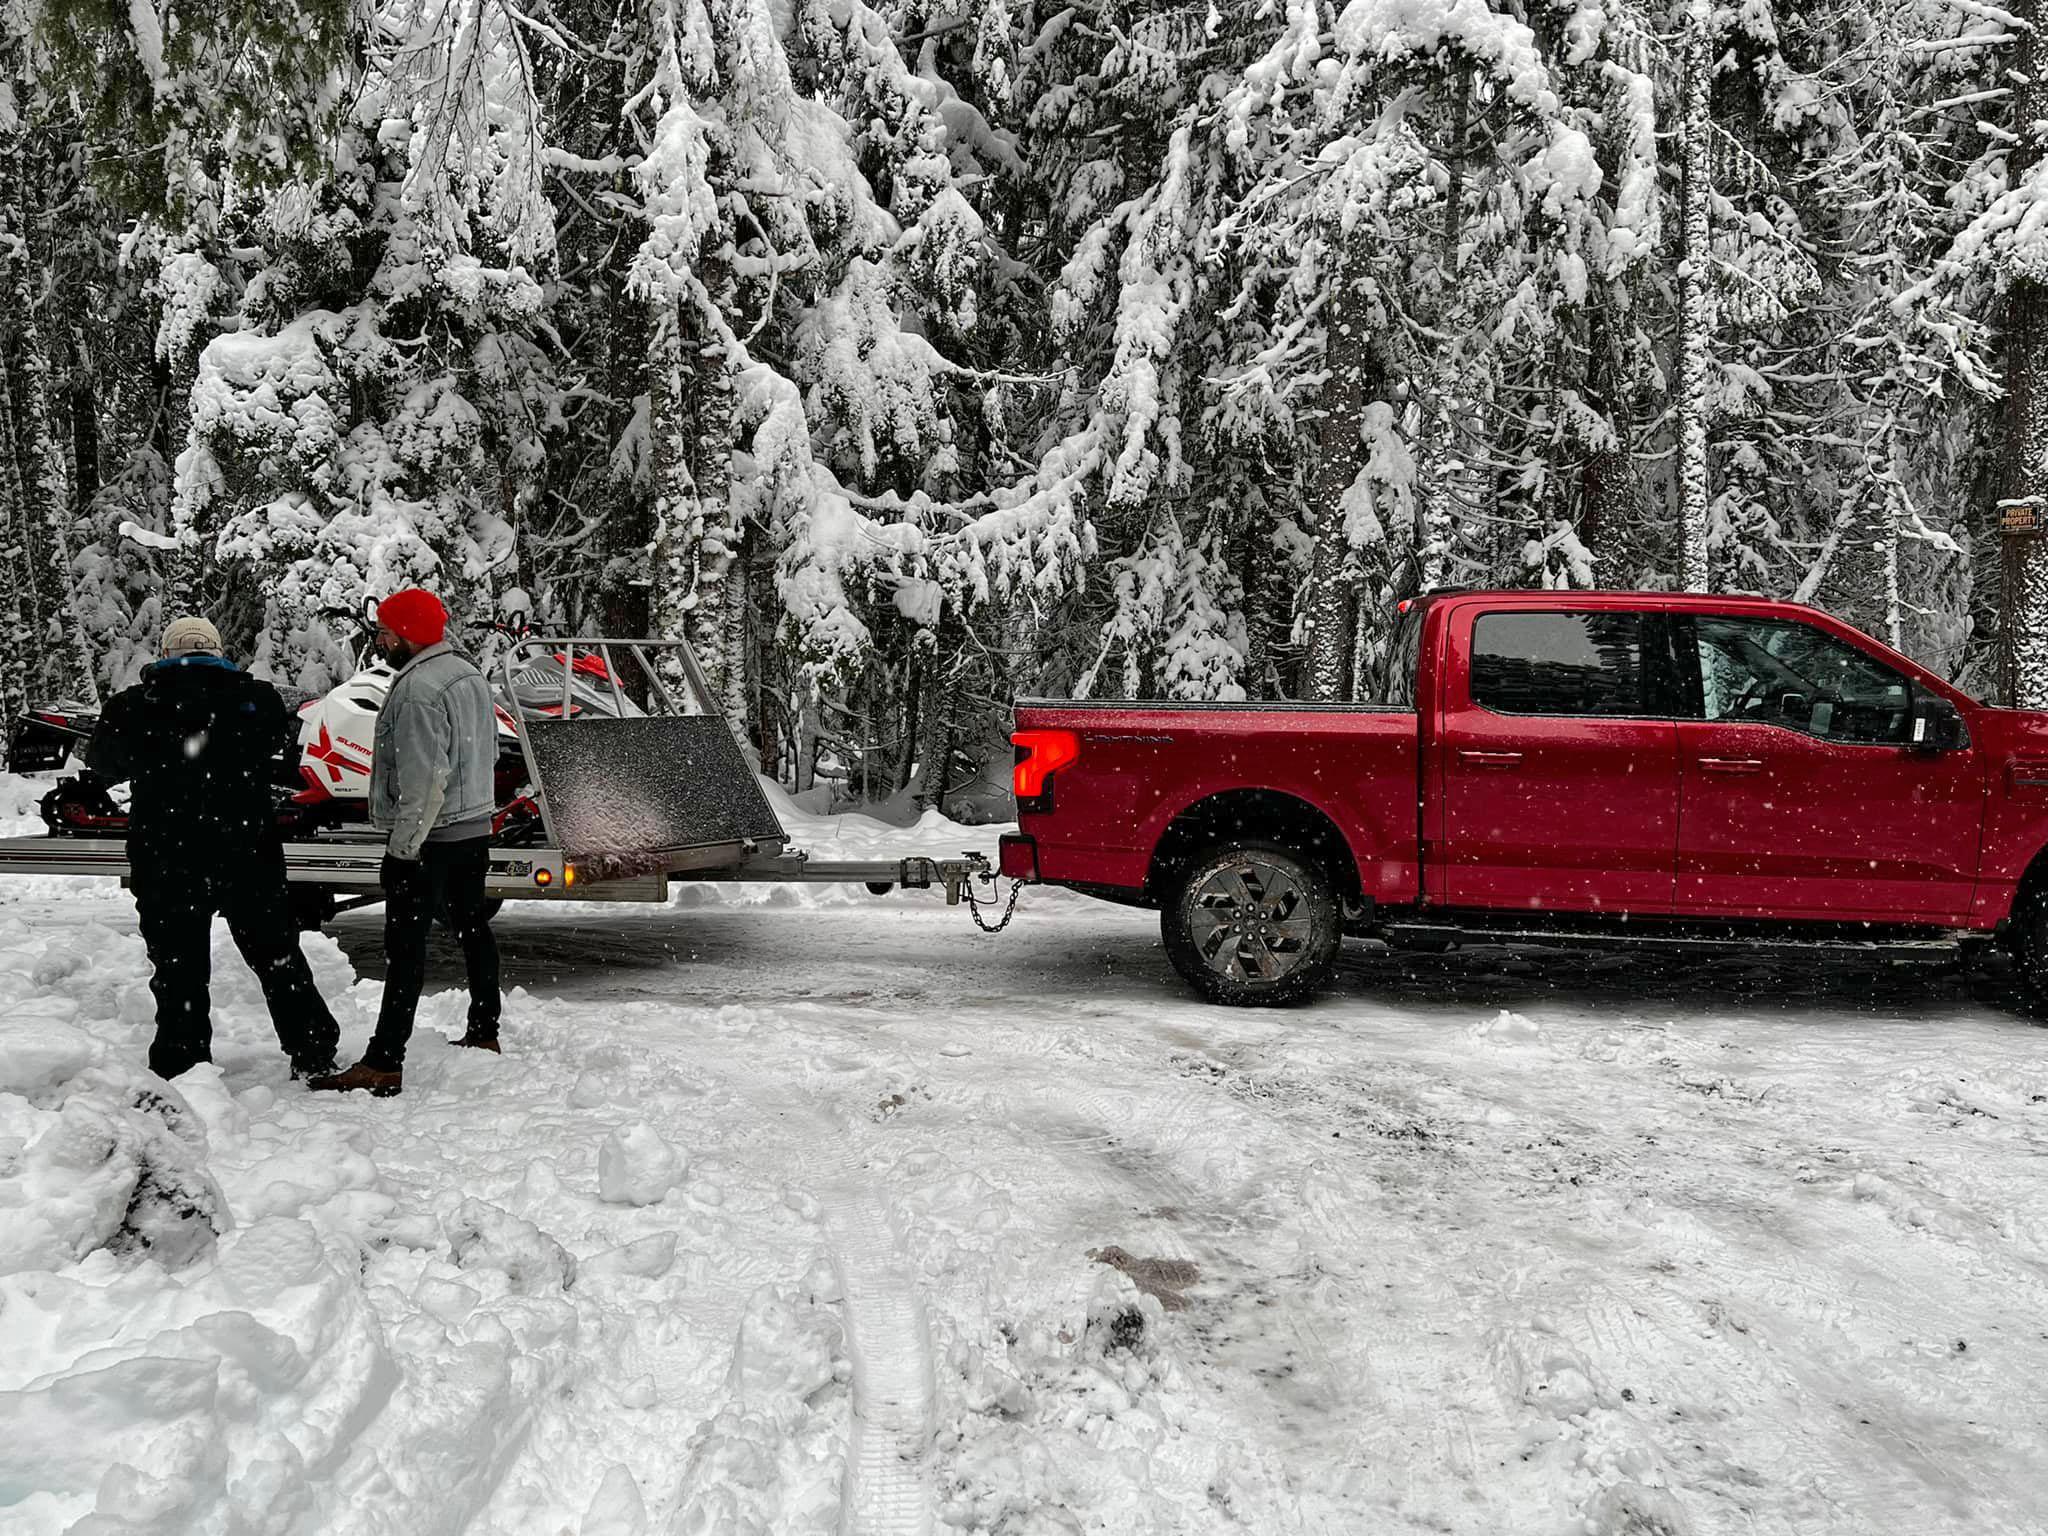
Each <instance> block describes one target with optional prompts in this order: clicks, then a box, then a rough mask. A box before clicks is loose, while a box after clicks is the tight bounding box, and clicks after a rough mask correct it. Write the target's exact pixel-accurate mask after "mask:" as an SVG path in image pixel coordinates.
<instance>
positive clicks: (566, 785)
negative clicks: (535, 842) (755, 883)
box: [500, 636, 789, 881]
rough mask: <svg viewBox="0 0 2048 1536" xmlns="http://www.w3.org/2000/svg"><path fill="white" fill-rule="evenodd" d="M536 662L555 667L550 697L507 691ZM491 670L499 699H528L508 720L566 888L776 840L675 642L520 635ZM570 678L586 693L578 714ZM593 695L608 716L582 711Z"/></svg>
mask: <svg viewBox="0 0 2048 1536" xmlns="http://www.w3.org/2000/svg"><path fill="white" fill-rule="evenodd" d="M536 658H551V659H552V660H553V661H554V662H555V663H556V667H557V670H558V672H559V675H560V676H561V677H562V679H563V684H562V692H561V694H560V696H559V698H550V697H548V696H546V695H545V693H542V694H521V693H520V692H519V690H518V687H517V679H518V678H519V677H520V676H521V675H522V668H523V667H525V666H527V665H528V664H529V663H530V662H531V661H532V660H534V659H536ZM500 665H501V667H502V669H503V676H504V679H505V687H504V689H503V693H504V696H505V697H508V698H512V697H517V698H519V699H520V701H521V704H522V706H528V701H529V699H530V700H531V706H530V707H522V708H521V709H520V711H519V718H518V720H517V729H518V731H519V739H520V743H521V745H522V746H523V748H524V750H525V753H526V766H527V772H528V777H529V778H530V780H531V782H532V785H533V794H534V799H535V801H536V803H537V804H538V805H539V807H540V814H541V822H542V825H543V827H544V828H545V830H546V832H547V839H548V842H549V843H550V844H552V845H553V846H555V847H556V848H559V849H561V850H562V854H563V856H564V858H565V859H567V860H568V861H569V862H570V863H571V864H573V865H574V866H575V868H576V871H577V878H578V879H579V880H585V881H609V880H620V879H630V878H634V877H645V876H649V875H655V876H661V875H668V874H680V873H683V872H685V871H693V870H718V869H728V870H729V869H734V868H737V867H738V866H739V865H742V864H744V863H746V862H747V861H748V860H750V859H754V858H757V857H760V856H761V855H763V854H766V855H769V856H771V857H772V856H773V855H775V854H777V853H779V852H780V851H781V850H782V848H783V846H784V845H785V844H786V843H787V842H788V841H789V838H788V834H787V833H786V832H784V831H783V828H782V824H781V822H779V821H777V820H776V818H775V812H774V810H773V809H772V808H771V807H770V806H769V804H768V797H767V796H766V795H765V794H763V793H762V791H761V782H760V780H759V779H758V778H756V777H755V775H754V771H753V769H752V768H751V767H749V766H748V764H747V760H746V758H745V757H744V756H743V755H742V754H741V752H740V748H739V743H738V742H737V741H736V740H735V739H734V736H733V733H732V728H731V727H730V726H729V725H727V724H726V721H725V717H724V715H723V713H721V712H720V711H719V709H718V707H717V701H716V700H715V698H714V697H713V696H712V692H711V689H710V687H709V685H708V684H707V683H706V681H705V678H704V674H703V671H702V669H701V668H700V667H699V666H698V665H697V659H696V657H695V656H694V655H693V654H692V653H691V651H690V648H689V646H688V645H687V644H684V643H683V642H680V641H659V640H617V639H606V638H590V637H584V638H572V637H567V636H564V637H561V638H556V639H549V638H540V637H533V638H522V639H521V640H520V641H519V642H518V643H517V644H515V645H514V646H513V648H512V649H511V650H510V651H509V652H507V653H506V654H505V656H504V657H503V658H502V659H501V661H500ZM572 678H574V679H576V682H575V683H574V684H573V686H577V687H582V688H584V689H587V690H590V691H591V694H592V697H591V698H590V699H587V700H586V701H585V702H584V704H583V705H581V706H579V704H578V702H577V700H576V698H575V697H574V696H573V695H572V692H571V688H572V683H571V679H572ZM629 688H631V689H632V690H633V692H634V693H635V694H637V695H638V696H637V697H629V694H628V689H629ZM605 690H609V693H610V696H611V699H612V701H613V703H614V705H615V707H614V708H613V709H612V710H610V711H608V712H607V711H604V710H602V709H600V708H592V707H589V705H590V704H592V703H595V702H597V699H596V695H598V694H601V693H603V692H604V691H605Z"/></svg>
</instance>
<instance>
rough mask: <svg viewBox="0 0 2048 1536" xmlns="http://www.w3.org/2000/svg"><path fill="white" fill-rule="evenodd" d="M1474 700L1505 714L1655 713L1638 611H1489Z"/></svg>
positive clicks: (1478, 638) (1479, 628)
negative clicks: (1645, 665) (1645, 664)
mask: <svg viewBox="0 0 2048 1536" xmlns="http://www.w3.org/2000/svg"><path fill="white" fill-rule="evenodd" d="M1472 702H1473V703H1474V704H1477V705H1478V706H1479V707H1480V708H1481V709H1486V710H1491V711H1492V712H1493V713H1495V714H1499V715H1593V716H1599V715H1610V716H1612V715H1634V716H1641V715H1647V714H1650V713H1651V712H1652V711H1651V709H1650V703H1649V697H1648V679H1647V676H1646V674H1645V670H1644V666H1643V621H1642V616H1641V615H1640V614H1636V613H1607V612H1588V613H1570V612H1557V613H1484V614H1481V615H1480V616H1479V619H1478V621H1477V623H1475V624H1474V625H1473V627H1472Z"/></svg>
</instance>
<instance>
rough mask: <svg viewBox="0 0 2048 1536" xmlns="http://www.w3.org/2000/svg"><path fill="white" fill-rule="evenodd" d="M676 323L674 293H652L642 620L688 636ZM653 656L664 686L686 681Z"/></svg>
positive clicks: (682, 386) (684, 400)
mask: <svg viewBox="0 0 2048 1536" xmlns="http://www.w3.org/2000/svg"><path fill="white" fill-rule="evenodd" d="M682 330H683V323H682V317H681V315H680V313H679V312H678V309H677V305H676V302H675V300H674V299H672V298H661V299H657V300H655V301H654V303H653V305H652V306H651V314H650V319H649V324H648V346H647V431H648V437H649V439H650V443H649V447H650V453H651V457H652V460H653V476H654V486H653V500H654V540H653V543H652V545H651V546H650V548H649V551H648V554H649V557H650V564H651V566H652V571H651V575H650V580H651V589H650V591H649V592H648V597H647V625H648V630H649V633H650V634H651V635H652V637H653V638H654V639H656V640H688V639H690V638H691V635H690V607H691V605H692V603H693V602H694V601H695V600H696V590H695V583H694V581H693V579H692V562H691V559H690V525H691V521H692V519H693V517H694V515H695V511H696V505H697V485H696V481H695V480H694V479H692V478H691V474H690V427H689V419H688V411H689V381H688V378H687V367H688V365H687V363H686V362H685V360H684V357H683V338H682ZM655 664H656V665H657V666H658V667H659V668H660V670H661V676H662V682H663V683H664V684H665V685H666V686H667V687H668V689H669V690H670V692H676V691H678V690H681V689H685V688H687V687H688V681H687V678H688V673H687V669H686V668H685V667H684V666H683V663H682V658H681V656H679V655H678V654H677V653H676V652H674V651H672V650H664V651H662V652H660V653H659V654H658V655H657V656H656V657H655Z"/></svg>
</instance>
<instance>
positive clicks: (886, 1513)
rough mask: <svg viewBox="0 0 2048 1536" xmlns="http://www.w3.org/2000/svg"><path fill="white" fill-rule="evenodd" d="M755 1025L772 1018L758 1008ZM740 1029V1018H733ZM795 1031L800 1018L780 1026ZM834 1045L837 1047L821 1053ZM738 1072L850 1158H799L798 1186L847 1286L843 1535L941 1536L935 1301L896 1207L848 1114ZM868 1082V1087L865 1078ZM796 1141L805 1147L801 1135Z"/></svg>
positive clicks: (843, 1294)
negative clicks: (914, 1274) (934, 1463)
mask: <svg viewBox="0 0 2048 1536" xmlns="http://www.w3.org/2000/svg"><path fill="white" fill-rule="evenodd" d="M746 1012H747V1013H748V1014H749V1015H751V1016H757V1017H766V1015H762V1014H759V1013H758V1012H757V1010H754V1009H752V1008H751V1007H748V1008H747V1009H746ZM724 1016H725V1017H727V1018H728V1019H731V1018H732V1017H733V1015H731V1014H725V1015H724ZM777 1017H778V1018H779V1019H781V1020H782V1021H783V1022H785V1023H786V1022H787V1021H788V1018H789V1015H787V1014H782V1015H778V1016H777ZM813 1043H814V1044H816V1045H819V1046H827V1045H829V1044H831V1037H830V1036H821V1037H820V1038H819V1039H818V1040H817V1041H815V1042H813ZM743 1060H744V1057H743V1056H735V1057H734V1058H733V1060H732V1061H731V1063H730V1064H729V1065H728V1066H727V1070H726V1075H725V1079H724V1084H723V1086H724V1088H725V1089H726V1091H727V1092H729V1093H731V1094H732V1096H733V1097H734V1098H735V1099H736V1100H738V1101H739V1102H741V1103H743V1104H745V1105H746V1106H747V1107H748V1108H750V1109H752V1110H753V1111H754V1112H755V1113H756V1114H757V1115H759V1116H760V1117H761V1118H762V1120H763V1123H765V1124H775V1123H777V1122H778V1121H779V1122H781V1123H782V1124H783V1126H784V1128H785V1134H790V1133H791V1130H792V1129H793V1128H790V1127H789V1126H788V1122H789V1120H790V1119H791V1118H793V1117H795V1116H801V1117H803V1118H805V1119H808V1120H809V1121H810V1122H811V1127H810V1130H811V1134H810V1135H809V1136H808V1137H807V1138H803V1139H804V1140H805V1141H806V1142H807V1143H808V1147H811V1148H828V1147H838V1148H842V1149H843V1150H841V1151H839V1152H838V1153H837V1155H832V1154H827V1153H823V1152H819V1151H810V1150H798V1151H797V1153H796V1156H795V1159H794V1162H793V1165H792V1166H791V1167H790V1168H789V1169H788V1170H787V1173H786V1175H785V1179H786V1182H789V1183H791V1184H800V1185H805V1186H808V1187H809V1188H810V1189H811V1190H813V1191H815V1194H816V1198H817V1200H818V1203H819V1217H818V1219H819V1222H820V1225H821V1226H822V1228H823V1232H824V1238H825V1244H826V1258H827V1260H828V1262H830V1264H831V1265H832V1269H833V1273H834V1275H835V1276H836V1277H837V1279H838V1281H839V1294H840V1315H841V1319H842V1321H843V1323H844V1325H845V1329H846V1351H847V1361H848V1364H849V1366H850V1367H851V1371H852V1377H851V1380H850V1382H849V1383H848V1386H849V1391H850V1393H851V1396H852V1412H851V1414H850V1415H849V1418H848V1431H847V1434H848V1444H847V1447H846V1474H845V1481H844V1483H843V1485H842V1488H841V1502H840V1513H839V1530H840V1533H841V1536H929V1533H930V1531H931V1529H932V1522H933V1514H934V1508H935V1501H934V1499H933V1496H932V1487H931V1472H930V1459H929V1451H930V1447H931V1442H932V1436H933V1433H934V1412H935V1406H934V1403H935V1392H934V1387H933V1372H932V1348H931V1325H930V1321H929V1319H928V1317H927V1316H926V1312H925V1306H924V1301H923V1298H922V1296H921V1294H920V1293H919V1291H918V1288H917V1285H916V1283H915V1282H914V1281H913V1280H912V1279H911V1277H910V1273H909V1270H908V1268H907V1267H906V1265H905V1263H904V1261H903V1255H902V1246H901V1243H900V1240H899V1238H898V1235H897V1231H896V1224H895V1220H894V1218H893V1216H892V1214H891V1210H890V1206H889V1203H888V1202H887V1201H886V1200H885V1199H884V1198H883V1195H882V1193H881V1192H880V1190H879V1189H878V1188H877V1186H876V1184H875V1181H874V1180H873V1178H872V1177H870V1175H869V1172H868V1163H867V1161H866V1160H865V1159H864V1158H863V1157H862V1156H861V1155H860V1153H859V1151H858V1150H857V1148H848V1147H847V1143H848V1141H849V1139H854V1138H857V1139H859V1140H866V1139H867V1127H866V1126H865V1125H863V1124H862V1122H861V1121H860V1120H859V1118H858V1117H857V1116H856V1115H853V1114H849V1113H844V1112H840V1111H839V1110H838V1107H837V1106H835V1105H834V1104H833V1103H831V1102H830V1101H829V1100H827V1099H825V1098H824V1097H822V1096H819V1095H812V1096H811V1097H810V1098H809V1100H808V1102H805V1101H803V1100H801V1099H799V1100H796V1101H794V1102H793V1101H792V1099H791V1098H790V1096H789V1092H788V1085H787V1082H786V1081H784V1080H777V1081H767V1080H756V1079H755V1078H754V1077H753V1076H752V1075H746V1076H742V1075H741V1074H740V1073H739V1072H738V1071H737V1070H735V1069H736V1068H738V1067H739V1066H740V1065H741V1063H742V1062H743ZM863 1080H865V1079H863ZM790 1139H791V1140H792V1141H793V1142H794V1141H796V1140H797V1139H798V1138H797V1137H796V1136H794V1135H793V1134H790Z"/></svg>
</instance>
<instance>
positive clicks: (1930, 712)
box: [1907, 693, 1970, 752]
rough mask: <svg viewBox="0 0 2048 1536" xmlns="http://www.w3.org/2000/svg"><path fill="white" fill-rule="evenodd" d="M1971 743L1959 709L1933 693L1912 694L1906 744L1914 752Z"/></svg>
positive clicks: (1953, 748) (1945, 749)
mask: <svg viewBox="0 0 2048 1536" xmlns="http://www.w3.org/2000/svg"><path fill="white" fill-rule="evenodd" d="M1969 744H1970V733H1969V731H1968V730H1967V729H1966V728H1965V727H1964V725H1963V716H1962V712H1961V711H1960V710H1958V709H1957V708H1956V707H1955V705H1953V704H1951V703H1950V702H1949V701H1948V700H1947V699H1944V698H1941V697H1939V696H1938V695H1936V694H1931V693H1918V694H1915V695H1914V696H1913V713H1912V716H1911V726H1910V730H1909V734H1908V736H1907V745H1908V746H1909V747H1911V748H1912V750H1913V751H1915V752H1955V751H1959V750H1960V749H1962V748H1963V747H1967V746H1968V745H1969Z"/></svg>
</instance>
